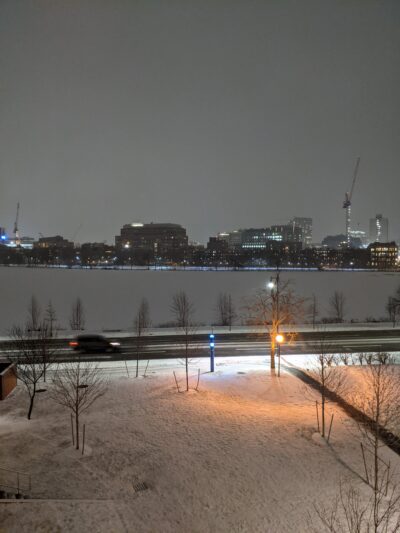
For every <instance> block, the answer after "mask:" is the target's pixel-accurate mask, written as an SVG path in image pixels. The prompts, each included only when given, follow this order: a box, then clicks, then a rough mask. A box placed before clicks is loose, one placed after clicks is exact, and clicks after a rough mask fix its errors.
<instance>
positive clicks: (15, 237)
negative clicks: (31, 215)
mask: <svg viewBox="0 0 400 533" xmlns="http://www.w3.org/2000/svg"><path fill="white" fill-rule="evenodd" d="M18 219H19V202H18V203H17V215H16V217H15V222H14V242H15V246H20V245H21V239H20V238H19V230H18Z"/></svg>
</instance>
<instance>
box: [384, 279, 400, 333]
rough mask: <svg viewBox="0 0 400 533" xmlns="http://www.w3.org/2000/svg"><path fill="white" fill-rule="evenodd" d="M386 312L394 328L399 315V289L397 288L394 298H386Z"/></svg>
mask: <svg viewBox="0 0 400 533" xmlns="http://www.w3.org/2000/svg"><path fill="white" fill-rule="evenodd" d="M386 311H387V313H388V315H389V320H390V321H391V323H392V325H393V327H394V328H395V327H396V324H397V319H398V316H399V314H400V287H398V289H397V291H396V294H395V296H389V297H388V301H387V304H386Z"/></svg>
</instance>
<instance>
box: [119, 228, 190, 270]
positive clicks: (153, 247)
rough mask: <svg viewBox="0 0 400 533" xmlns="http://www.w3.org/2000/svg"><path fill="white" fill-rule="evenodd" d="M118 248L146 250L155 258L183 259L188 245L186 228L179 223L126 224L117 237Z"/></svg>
mask: <svg viewBox="0 0 400 533" xmlns="http://www.w3.org/2000/svg"><path fill="white" fill-rule="evenodd" d="M115 246H116V248H117V250H126V251H127V252H128V251H131V252H132V253H133V254H135V252H141V253H142V252H145V253H147V254H148V255H149V257H150V256H152V257H154V258H155V259H162V260H169V261H178V260H181V259H182V257H183V255H184V252H185V250H186V248H187V246H188V237H187V235H186V230H185V228H183V227H182V226H180V225H179V224H155V223H153V222H151V223H150V224H141V223H140V224H139V223H134V224H125V225H124V226H123V227H122V228H121V233H120V235H117V236H116V237H115Z"/></svg>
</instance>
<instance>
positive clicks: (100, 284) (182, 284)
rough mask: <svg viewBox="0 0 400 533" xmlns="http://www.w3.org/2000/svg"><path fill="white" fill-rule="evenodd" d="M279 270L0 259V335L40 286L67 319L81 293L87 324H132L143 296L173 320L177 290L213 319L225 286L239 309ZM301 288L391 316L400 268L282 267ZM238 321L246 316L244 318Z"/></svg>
mask: <svg viewBox="0 0 400 533" xmlns="http://www.w3.org/2000/svg"><path fill="white" fill-rule="evenodd" d="M271 275H274V272H248V271H247V272H226V271H220V272H215V271H214V272H202V271H176V272H174V271H147V270H144V271H143V270H111V271H107V270H68V269H51V268H18V267H13V268H8V267H0V286H1V291H2V298H1V305H0V335H1V334H5V333H6V331H7V330H8V329H9V328H10V327H11V326H12V325H13V324H15V323H20V322H21V321H23V320H24V319H25V317H26V308H27V305H28V302H29V300H30V298H31V296H32V294H34V295H35V296H36V298H37V299H38V300H39V301H40V302H41V304H42V306H43V307H45V306H46V305H47V303H48V301H49V300H50V299H51V300H52V303H53V305H54V307H55V309H56V312H57V316H58V321H59V325H60V326H61V327H62V328H67V327H69V316H70V310H71V305H72V303H73V301H74V300H75V299H76V298H77V297H78V296H80V297H81V299H82V301H83V304H84V307H85V310H86V329H87V330H96V331H97V330H101V329H103V328H104V329H122V330H124V329H127V328H131V327H132V322H133V317H134V315H135V313H136V310H137V307H138V305H139V303H140V300H141V298H143V297H146V298H147V299H148V301H149V304H150V311H151V318H152V321H153V325H157V324H159V323H165V322H171V320H172V319H173V317H172V316H171V311H170V305H171V299H172V296H173V295H174V294H175V293H176V292H177V291H180V290H184V291H186V292H187V293H188V295H189V297H190V299H191V301H192V302H193V304H194V306H195V310H196V313H195V320H196V321H197V322H199V323H202V324H205V325H207V324H211V323H212V322H213V321H215V319H216V313H215V306H216V301H217V298H218V294H219V293H220V292H229V293H230V294H231V295H232V298H233V302H234V304H235V306H236V308H237V311H238V313H239V314H240V312H242V313H243V309H241V308H242V307H243V303H244V299H245V298H246V297H249V296H250V295H251V294H252V293H254V291H256V290H257V289H260V288H263V287H265V284H266V282H267V281H268V280H269V279H270V277H271ZM282 279H283V280H287V279H290V280H292V282H293V288H294V290H295V291H296V292H297V293H298V294H299V295H301V296H304V297H311V296H312V295H313V294H315V295H316V297H317V300H318V307H319V312H320V317H325V316H329V314H330V310H329V304H328V302H329V298H330V296H331V295H332V293H333V292H334V291H335V290H338V291H343V292H344V293H345V294H346V316H345V318H346V320H350V319H357V320H365V318H367V317H375V318H381V317H383V316H385V314H386V311H385V305H386V303H387V298H388V296H390V295H393V294H394V292H395V290H396V289H397V287H398V286H399V285H400V273H389V272H387V273H384V272H380V273H378V272H299V271H290V272H283V273H282ZM238 324H240V318H239V319H238Z"/></svg>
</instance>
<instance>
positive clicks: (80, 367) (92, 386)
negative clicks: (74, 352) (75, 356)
mask: <svg viewBox="0 0 400 533" xmlns="http://www.w3.org/2000/svg"><path fill="white" fill-rule="evenodd" d="M106 390H107V383H106V381H105V380H104V377H103V374H102V373H101V370H100V369H99V367H98V366H97V365H95V364H94V363H82V362H81V361H78V363H65V364H64V365H62V367H60V368H59V369H58V371H57V373H56V374H55V376H54V379H53V386H52V389H51V391H50V396H51V397H52V398H53V399H54V401H55V402H57V403H58V404H60V405H63V406H65V407H67V408H68V409H70V411H71V412H72V414H73V415H74V417H75V436H76V442H75V448H76V449H77V450H79V419H80V416H81V415H82V413H83V412H85V411H86V410H87V409H89V407H90V406H91V405H93V403H94V402H95V401H96V400H97V399H98V398H100V397H101V396H103V395H104V394H105V392H106Z"/></svg>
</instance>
